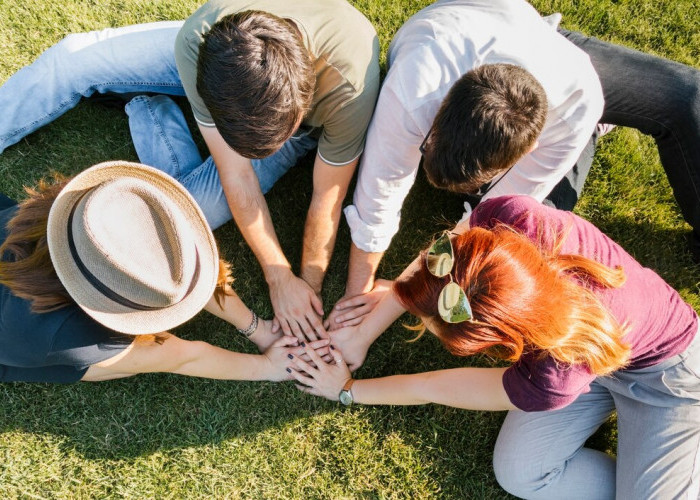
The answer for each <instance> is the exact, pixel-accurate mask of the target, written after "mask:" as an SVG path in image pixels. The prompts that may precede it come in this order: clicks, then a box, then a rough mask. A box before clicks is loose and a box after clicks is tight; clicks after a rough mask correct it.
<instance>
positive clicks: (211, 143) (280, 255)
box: [199, 126, 325, 339]
mask: <svg viewBox="0 0 700 500" xmlns="http://www.w3.org/2000/svg"><path fill="white" fill-rule="evenodd" d="M199 129H200V131H201V132H202V136H203V137H204V140H205V141H206V143H207V146H208V147H209V151H210V152H211V155H212V157H213V158H214V162H215V163H216V168H217V170H218V172H219V178H220V179H221V186H222V187H223V190H224V193H225V194H226V200H227V201H228V204H229V207H230V208H231V213H232V214H233V218H234V219H235V221H236V224H238V227H239V229H240V230H241V233H242V234H243V237H244V238H245V239H246V241H247V242H248V245H250V248H251V250H253V253H254V254H255V256H256V257H257V259H258V262H260V266H261V267H262V270H263V273H264V274H265V279H266V281H267V283H268V285H269V287H270V299H271V301H272V307H273V308H274V310H275V316H276V317H277V318H278V319H279V320H280V326H281V327H282V330H283V331H284V333H285V334H286V335H295V336H296V337H297V338H299V339H304V338H305V337H307V336H308V337H309V338H311V339H315V338H317V337H318V336H320V335H322V334H323V333H325V332H324V331H323V325H322V324H321V317H322V315H323V307H322V304H321V301H320V300H319V299H318V297H317V296H316V294H315V293H314V291H313V290H312V289H311V287H310V286H309V285H308V284H307V283H306V282H305V281H304V280H302V279H301V278H298V277H296V276H295V275H294V273H293V272H292V268H291V265H290V264H289V261H288V260H287V258H286V257H285V255H284V252H283V251H282V247H281V246H280V244H279V241H278V239H277V235H276V234H275V229H274V226H273V225H272V219H271V217H270V211H269V210H268V207H267V202H266V201H265V197H264V196H263V194H262V191H261V190H260V184H259V182H258V178H257V176H256V175H255V171H254V170H253V166H252V164H251V163H250V160H248V159H247V158H244V157H242V156H240V155H239V154H238V153H236V152H235V151H233V150H232V149H231V148H230V147H229V146H228V144H226V142H225V141H224V139H223V138H222V137H221V134H219V132H218V131H217V130H216V129H215V128H212V127H203V126H200V127H199ZM305 334H306V335H305Z"/></svg>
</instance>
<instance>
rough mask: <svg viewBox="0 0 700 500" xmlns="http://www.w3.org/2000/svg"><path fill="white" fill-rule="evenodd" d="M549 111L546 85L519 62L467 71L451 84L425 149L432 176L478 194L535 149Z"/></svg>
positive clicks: (444, 184)
mask: <svg viewBox="0 0 700 500" xmlns="http://www.w3.org/2000/svg"><path fill="white" fill-rule="evenodd" d="M547 109H548V105H547V95H546V94H545V92H544V89H543V88H542V85H540V83H539V82H538V81H537V80H536V79H535V77H534V76H532V75H531V74H530V73H529V72H528V71H527V70H525V69H523V68H521V67H520V66H515V65H512V64H485V65H483V66H479V67H478V68H475V69H473V70H471V71H469V72H468V73H466V74H465V75H463V76H462V77H461V78H460V79H459V80H457V82H455V84H454V85H453V86H452V87H451V88H450V91H449V92H448V94H447V96H446V97H445V99H444V100H443V101H442V104H441V106H440V109H439V111H438V113H437V115H436V116H435V120H434V121H433V126H432V128H431V130H430V132H429V133H428V135H427V137H426V138H425V142H424V143H423V147H422V148H421V149H422V153H423V167H424V168H425V172H426V175H427V177H428V180H429V181H430V182H431V183H432V184H433V185H434V186H436V187H438V188H442V189H447V190H450V191H453V192H458V193H469V194H474V193H476V192H477V191H478V190H479V188H480V187H481V186H482V185H483V184H485V183H487V182H489V181H491V180H492V179H493V178H494V177H496V176H497V175H498V174H500V173H501V172H503V171H505V170H507V169H508V168H510V167H511V166H513V165H514V164H515V163H516V162H517V161H518V160H519V159H520V158H521V157H522V156H524V155H525V154H527V153H528V152H530V151H532V149H533V148H534V147H536V145H537V138H538V137H539V135H540V133H541V132H542V128H543V127H544V123H545V121H546V119H547Z"/></svg>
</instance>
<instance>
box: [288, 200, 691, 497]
mask: <svg viewBox="0 0 700 500" xmlns="http://www.w3.org/2000/svg"><path fill="white" fill-rule="evenodd" d="M470 226H471V229H468V230H466V231H465V232H463V233H462V234H460V235H457V236H454V237H452V239H451V242H450V237H449V236H448V235H443V236H442V237H441V238H439V239H438V240H437V241H436V242H435V243H434V244H433V245H431V247H430V248H429V250H428V251H427V252H425V253H424V254H422V255H421V256H420V257H419V258H418V259H417V260H416V261H415V262H414V263H413V264H412V265H411V266H410V267H409V268H408V269H407V270H406V271H404V273H403V274H402V275H401V276H400V277H399V278H398V279H397V281H396V282H395V283H394V285H393V293H388V294H387V295H386V296H385V297H384V298H383V299H382V301H381V302H380V304H379V305H378V306H377V308H375V311H373V312H372V313H371V314H370V315H369V316H367V318H366V319H365V320H363V322H362V323H360V325H358V326H356V327H350V328H346V329H344V330H341V331H339V333H338V334H335V335H334V336H333V337H332V338H333V344H334V346H338V347H340V349H336V350H335V351H333V352H334V357H335V360H336V363H331V364H328V365H325V364H323V363H320V362H319V359H318V358H317V357H316V355H315V354H314V353H313V352H309V355H310V356H311V358H312V360H313V361H315V363H316V365H317V368H315V367H313V366H311V365H309V364H308V363H306V362H304V361H303V360H301V359H298V358H297V359H295V361H294V365H292V366H293V367H295V368H296V370H295V371H294V376H295V378H296V379H297V380H298V381H299V383H300V384H302V385H300V386H299V387H300V388H301V389H302V390H304V391H306V392H310V393H311V394H316V395H321V396H325V397H326V398H328V399H332V400H338V399H340V400H341V402H344V403H346V404H348V403H350V402H352V401H353V400H354V401H355V402H358V403H365V404H392V405H410V404H425V403H440V404H445V405H450V406H455V407H458V408H465V409H473V410H510V411H509V412H508V415H507V417H506V419H505V422H504V424H503V427H502V428H501V431H500V435H499V437H498V440H497V443H496V449H495V451H494V458H493V463H494V468H495V473H496V477H497V479H498V481H499V483H500V484H501V485H502V486H503V488H505V489H506V490H508V491H509V492H511V493H512V494H514V495H518V496H521V497H526V498H557V499H560V498H567V499H572V498H586V499H592V498H615V497H616V495H617V498H634V499H638V498H681V497H682V498H692V499H695V498H698V487H699V485H700V455H699V453H700V378H699V377H698V375H699V374H700V336H698V335H697V334H696V332H697V330H698V318H697V315H696V314H695V311H693V309H692V308H691V307H690V306H689V305H688V304H686V303H685V302H683V300H682V299H681V298H680V296H679V295H678V293H676V292H675V291H674V290H673V289H672V288H671V287H669V286H668V285H667V284H666V283H665V282H664V281H663V280H662V279H661V278H660V277H659V276H658V275H657V274H656V273H654V272H653V271H651V270H649V269H646V268H643V267H642V266H641V265H640V264H639V263H637V262H636V261H635V260H634V259H633V258H632V257H631V256H630V255H628V254H627V253H626V252H625V251H624V250H623V249H622V248H621V247H620V246H619V245H617V244H616V243H614V242H613V241H612V240H610V239H609V238H608V237H606V236H605V235H604V234H602V233H601V232H600V231H599V230H598V229H596V228H595V227H594V226H593V225H591V224H590V223H588V222H586V221H585V220H583V219H581V218H579V217H577V216H576V215H573V214H571V213H569V212H563V211H558V210H555V209H551V208H547V207H544V206H542V205H540V204H538V203H537V202H536V201H534V200H533V199H531V198H528V197H524V196H519V197H501V198H496V199H492V200H488V201H486V202H484V203H482V204H481V205H479V206H478V208H477V209H476V210H475V211H474V213H473V214H472V216H471V219H470ZM404 310H408V311H409V312H411V313H412V314H414V315H416V316H418V317H419V318H420V319H421V321H422V324H423V325H425V327H427V328H428V329H429V330H430V331H431V332H433V333H434V334H435V335H437V336H438V338H439V339H440V340H441V341H442V343H443V344H444V346H445V347H446V348H447V349H448V350H449V351H450V352H451V353H452V354H454V355H456V356H468V355H471V354H476V353H487V354H489V355H491V356H493V357H496V358H500V359H503V360H506V361H509V362H510V366H508V367H506V368H458V369H451V370H440V371H433V372H427V373H417V374H412V375H398V376H393V377H384V378H378V379H369V380H353V379H352V378H351V375H350V371H349V370H348V367H347V365H346V364H345V361H343V359H342V357H341V355H340V351H341V350H342V351H343V352H344V354H345V356H346V357H347V359H348V360H349V362H350V364H351V366H353V367H356V366H357V365H358V364H359V363H361V362H362V360H363V359H364V355H365V353H366V351H367V347H368V346H369V345H370V344H371V342H372V341H373V340H374V339H376V337H377V336H378V335H379V334H380V333H381V332H382V331H383V330H384V329H385V328H386V327H388V326H389V325H390V324H391V323H392V322H393V321H394V320H395V319H397V318H398V317H399V316H400V315H401V314H402V313H403V312H404ZM615 410H616V411H617V424H618V452H617V456H618V459H617V461H616V460H615V459H614V458H612V457H610V456H608V455H606V454H604V453H601V452H598V451H594V450H591V449H588V448H584V447H583V445H584V443H585V441H586V439H587V438H588V437H589V436H590V435H591V434H593V432H595V430H596V429H597V428H598V427H599V426H600V425H601V424H602V423H603V422H605V421H606V420H607V419H608V417H610V415H611V414H612V413H613V412H614V411H615Z"/></svg>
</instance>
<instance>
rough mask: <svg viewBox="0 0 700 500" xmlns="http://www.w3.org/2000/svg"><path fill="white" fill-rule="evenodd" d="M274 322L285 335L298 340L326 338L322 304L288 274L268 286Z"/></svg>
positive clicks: (309, 289)
mask: <svg viewBox="0 0 700 500" xmlns="http://www.w3.org/2000/svg"><path fill="white" fill-rule="evenodd" d="M270 300H271V301H272V307H273V309H274V310H275V318H276V319H277V321H278V322H279V325H280V328H282V331H283V332H284V334H285V335H293V336H295V337H296V338H298V339H299V340H307V339H308V340H317V339H320V338H327V337H328V334H327V333H326V330H325V329H324V328H323V323H322V321H321V318H323V303H322V302H321V300H320V299H319V298H318V296H317V295H316V293H315V292H314V291H313V290H312V289H311V287H310V286H309V285H308V283H306V281H304V280H303V279H301V278H298V277H297V276H295V275H294V274H293V273H292V272H291V271H287V272H286V273H284V274H282V275H281V276H280V277H279V278H278V279H276V280H275V281H273V282H271V283H270Z"/></svg>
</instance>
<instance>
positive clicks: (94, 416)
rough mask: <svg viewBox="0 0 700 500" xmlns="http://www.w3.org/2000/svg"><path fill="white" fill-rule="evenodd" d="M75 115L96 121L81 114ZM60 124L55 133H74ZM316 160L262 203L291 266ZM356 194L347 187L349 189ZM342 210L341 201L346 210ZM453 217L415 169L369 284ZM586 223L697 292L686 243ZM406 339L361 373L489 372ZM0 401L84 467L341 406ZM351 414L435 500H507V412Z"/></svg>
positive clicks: (255, 295)
mask: <svg viewBox="0 0 700 500" xmlns="http://www.w3.org/2000/svg"><path fill="white" fill-rule="evenodd" d="M83 112H84V113H88V114H91V113H94V112H95V111H94V110H92V109H90V108H88V109H86V110H84V111H83ZM76 116H77V118H76ZM76 116H72V115H71V114H69V115H68V116H67V117H66V118H63V119H62V120H64V122H63V123H62V124H59V125H61V126H60V127H58V128H56V127H48V128H47V131H42V132H40V133H39V134H36V136H35V137H32V138H30V142H33V143H34V144H33V146H34V147H36V144H37V142H38V143H39V144H44V145H45V146H47V147H48V145H49V144H51V143H52V142H53V141H54V140H59V141H62V142H65V143H68V142H71V140H72V139H71V138H70V137H68V135H70V134H68V135H67V136H65V137H63V136H62V135H61V134H63V133H64V132H61V130H63V128H64V127H65V126H66V125H70V126H74V127H78V128H80V127H81V125H80V123H75V121H76V120H77V121H81V120H80V118H79V116H80V112H78V113H77V114H76ZM110 116H111V115H110ZM114 117H115V120H114V123H113V124H111V125H110V127H114V128H115V130H114V131H113V132H114V135H113V136H112V138H111V140H112V141H114V143H115V144H116V146H117V148H116V150H115V151H117V152H124V151H126V152H127V153H125V156H126V157H127V158H128V159H132V160H133V159H134V158H133V156H131V155H133V152H132V151H131V150H128V148H126V146H125V145H124V144H125V141H127V142H128V134H125V131H124V127H125V125H126V122H125V120H124V119H123V117H121V115H119V114H118V113H116V112H115V114H114ZM88 122H94V120H88ZM70 126H68V127H65V128H68V129H70ZM110 130H112V129H111V128H106V129H104V130H102V132H101V133H102V134H103V135H104V134H106V133H107V132H108V131H110ZM81 133H84V134H88V133H89V131H88V130H84V131H82V132H81ZM56 134H59V135H58V136H56ZM80 142H82V141H80ZM200 145H201V143H200ZM125 148H126V149H125ZM104 150H111V149H110V146H109V144H106V145H101V146H99V147H98V148H97V149H96V150H95V151H94V152H93V151H92V150H91V151H90V153H89V154H88V155H86V154H85V152H84V151H83V150H80V151H78V150H77V149H76V151H75V154H74V156H72V157H71V158H75V165H68V167H65V165H66V163H65V162H66V160H63V161H64V163H63V164H60V163H59V164H58V167H61V165H64V167H63V168H59V169H60V170H62V171H66V170H67V171H68V173H70V171H71V170H70V169H71V168H74V167H75V166H76V165H78V166H80V165H81V164H80V163H79V161H78V158H82V161H83V162H85V161H90V162H93V163H96V162H98V161H104V160H107V159H113V158H114V157H116V156H113V155H112V156H108V157H104V158H103V157H101V156H100V155H101V154H104V153H103V151H104ZM81 154H82V155H83V156H82V157H81V156H80V155H81ZM16 156H17V160H18V161H21V160H23V159H22V158H21V155H16ZM5 158H7V157H5ZM86 158H89V160H86ZM3 160H4V158H3ZM24 161H27V160H24ZM71 161H72V160H71ZM68 163H70V162H68ZM312 164H313V155H309V156H307V157H306V158H305V159H304V160H303V161H302V162H300V164H299V165H298V166H297V167H295V168H294V169H292V171H290V173H289V174H287V175H286V176H285V178H284V179H283V180H282V181H281V182H280V183H279V185H278V186H277V187H275V188H274V189H273V190H272V191H271V193H270V194H269V195H268V197H267V199H268V204H269V208H270V211H271V214H272V219H273V221H274V224H275V227H276V230H277V234H278V236H279V239H280V243H281V245H282V247H283V250H284V251H285V254H286V255H287V256H288V258H289V260H290V261H291V262H292V263H293V266H294V268H295V269H296V270H298V266H299V262H300V259H301V242H302V234H303V230H302V228H303V223H304V220H305V216H306V211H307V209H308V205H309V201H310V198H311V189H312V188H311V186H312V172H311V170H312V169H311V166H312ZM45 169H46V166H44V165H38V166H37V171H38V172H39V175H40V174H42V173H44V171H45ZM31 175H36V174H34V173H32V174H31ZM352 190H353V188H352V187H351V188H350V190H349V193H352ZM350 202H351V194H349V195H348V197H347V198H346V204H347V203H350ZM462 210H463V208H462V200H461V198H460V197H459V196H455V195H452V194H449V193H446V192H443V191H439V190H437V189H434V188H432V187H431V186H429V185H428V183H427V182H426V180H425V177H424V175H423V173H422V172H420V173H419V175H418V180H417V182H416V184H415V185H414V188H413V189H412V191H411V193H410V194H409V197H408V199H407V201H406V203H405V205H404V208H403V211H402V216H403V217H402V226H401V230H400V232H399V235H398V237H397V238H395V239H394V241H393V243H392V246H391V247H390V248H389V250H388V252H387V254H386V256H385V258H384V260H383V262H382V264H381V267H380V270H379V275H380V276H382V277H386V278H393V277H395V276H396V275H398V274H399V273H400V272H401V271H402V270H403V268H404V267H405V266H406V265H407V264H408V263H409V262H410V261H411V260H412V259H413V258H414V256H415V255H416V254H417V253H418V251H420V250H421V249H422V248H424V247H425V246H426V244H427V243H428V242H429V241H430V239H431V237H432V236H433V235H434V234H436V233H438V232H440V231H441V230H443V229H445V228H448V227H449V226H450V225H451V224H453V223H454V221H456V220H458V219H459V218H460V217H461V214H462ZM594 222H595V223H596V224H598V225H599V226H600V227H601V229H603V230H604V231H605V232H607V233H608V234H610V235H611V236H612V237H613V239H616V240H617V241H619V242H620V243H621V244H622V245H623V246H624V247H625V248H626V249H627V250H628V251H630V252H631V253H632V254H633V255H634V256H635V257H636V258H638V260H640V262H641V263H642V264H644V265H646V266H649V267H652V268H654V269H656V270H658V271H659V273H660V274H661V275H662V277H664V278H665V279H666V280H667V281H668V282H669V283H670V284H671V285H672V286H674V287H676V288H679V289H686V290H689V291H690V292H691V293H692V294H695V295H694V296H696V295H697V282H698V277H699V275H700V270H699V269H698V268H697V267H696V266H694V265H693V264H692V263H691V262H690V259H689V256H688V254H687V253H686V252H685V248H686V246H685V245H686V244H685V236H686V233H685V232H684V231H683V230H682V229H678V230H669V229H666V228H660V227H657V226H655V225H653V224H650V223H647V222H644V221H642V222H640V221H636V220H633V219H630V218H625V217H621V216H615V215H610V214H602V215H600V214H599V215H597V216H596V220H594ZM216 236H217V240H218V241H219V245H220V248H221V251H222V254H223V255H225V256H226V257H227V258H228V259H230V260H231V261H232V262H233V265H234V276H235V277H236V282H235V284H234V286H235V288H236V290H237V291H238V292H239V294H240V295H241V296H242V298H243V299H244V301H245V302H246V303H247V304H248V305H249V306H250V307H252V308H253V309H254V310H256V311H257V312H258V313H260V314H261V315H262V316H263V317H271V315H272V309H271V307H270V304H269V299H268V296H267V288H266V286H265V283H264V279H263V275H262V272H261V271H260V268H259V266H258V264H257V261H256V259H255V257H254V256H253V255H252V253H251V252H250V250H249V248H248V247H247V245H246V244H245V242H244V241H243V239H242V237H241V235H240V233H239V232H238V230H237V229H236V227H235V224H233V223H229V224H227V225H225V226H224V227H223V228H221V229H220V230H218V231H217V232H216ZM349 245H350V236H349V231H348V229H347V225H346V224H344V223H341V227H340V230H339V235H338V240H337V243H336V250H335V254H334V257H333V260H332V262H331V265H330V268H329V272H328V276H327V279H326V282H325V285H324V304H325V308H326V310H329V309H330V307H331V306H332V305H333V303H334V302H335V301H336V300H337V299H338V298H340V296H342V293H343V290H344V284H345V278H346V273H347V260H348V249H349ZM695 305H696V307H697V304H695ZM404 319H406V318H404ZM408 321H410V320H408ZM176 333H178V334H179V335H181V336H183V337H185V338H188V339H198V340H204V341H208V342H210V343H212V344H215V345H218V346H221V347H225V348H229V349H233V350H239V351H247V352H253V349H252V347H251V345H249V344H246V343H245V341H244V340H243V339H241V338H240V337H238V336H237V335H236V333H235V331H233V329H232V328H228V327H226V325H225V324H224V323H223V322H221V321H219V320H217V319H215V318H212V317H207V316H206V315H205V314H203V315H201V317H198V318H197V319H195V320H193V321H192V322H190V323H189V324H187V325H186V326H184V327H181V328H180V329H178V330H177V332H176ZM411 335H412V334H411V333H410V332H406V331H405V330H403V329H402V327H401V326H400V325H395V326H394V327H393V328H392V329H391V330H390V331H389V332H387V333H386V334H385V335H383V336H382V337H381V338H380V339H379V340H378V341H377V343H376V344H375V345H374V346H373V347H372V349H371V350H370V353H369V356H368V358H367V362H366V365H365V366H364V367H363V368H362V369H361V370H360V372H359V373H358V376H359V377H360V378H368V377H373V376H384V375H391V374H396V373H415V372H419V371H428V370H435V369H441V368H450V367H457V366H466V365H472V366H478V365H489V364H490V362H489V361H488V360H485V359H483V358H473V359H468V360H461V359H457V358H454V357H452V356H450V355H449V354H448V353H447V352H446V351H445V350H444V349H443V348H442V347H441V346H440V345H439V343H438V342H437V340H436V339H435V338H433V337H431V336H429V335H426V336H425V337H424V338H423V339H421V340H419V341H418V342H417V343H415V344H409V343H406V339H408V338H410V337H411ZM0 397H1V398H2V400H3V405H2V407H1V408H0V432H12V431H20V432H28V433H33V434H39V435H40V434H50V435H55V436H59V437H61V438H63V439H61V440H60V442H61V445H60V446H62V447H65V448H66V449H71V450H75V451H77V452H78V453H80V454H81V455H83V456H85V457H86V458H89V459H112V460H115V459H116V460H119V459H129V458H132V457H138V456H143V455H148V454H151V453H154V452H157V451H165V452H168V451H170V450H180V449H183V448H187V447H191V446H192V447H200V446H206V445H209V444H216V443H219V442H222V441H225V440H228V439H231V438H234V437H252V436H255V435H257V434H259V433H263V432H265V431H266V430H269V429H278V428H281V427H283V426H285V425H286V424H288V423H290V422H295V421H304V420H305V419H310V418H313V417H316V416H319V415H324V414H334V413H335V412H338V411H340V410H341V409H340V408H339V407H338V405H337V404H334V403H330V402H326V401H322V400H320V399H318V398H312V397H308V396H305V395H302V394H299V393H297V392H296V391H295V389H294V388H293V386H292V385H291V384H272V383H246V382H221V381H210V380H200V379H192V378H186V377H178V376H172V375H141V376H138V377H135V378H133V379H127V380H120V381H111V382H103V383H99V384H77V385H73V386H49V385H41V384H39V385H27V384H15V385H4V386H0ZM349 411H350V412H353V413H354V414H356V415H358V417H359V418H360V419H361V420H362V421H364V422H366V425H367V426H368V427H369V428H370V429H371V431H372V433H373V434H374V435H376V436H377V442H378V443H385V442H389V441H391V440H392V439H400V440H401V441H402V442H404V443H406V444H408V445H410V447H411V448H412V449H415V450H418V453H419V454H420V460H422V461H425V463H426V464H428V467H429V471H430V476H431V477H432V478H434V480H435V482H436V484H437V487H438V489H439V491H440V492H441V493H442V494H444V495H445V496H460V497H473V498H503V496H504V495H505V493H503V492H502V491H501V490H500V488H499V487H498V485H497V484H496V482H495V478H494V477H493V472H492V468H491V458H492V450H493V446H494V443H495V440H496V437H497V435H498V430H499V428H500V425H501V422H502V420H503V418H504V416H505V413H503V412H500V413H488V412H468V411H462V410H457V409H453V408H445V407H440V406H423V407H355V408H351V409H350V410H349ZM327 431H328V432H327V434H323V435H322V437H321V443H320V448H321V449H324V448H328V449H332V450H333V451H332V452H330V453H329V455H328V456H327V457H326V462H325V463H324V465H323V467H325V468H326V469H327V470H332V471H333V472H332V474H333V475H334V477H335V478H336V479H338V480H339V481H344V480H347V478H345V477H344V476H343V474H344V471H343V467H342V460H341V457H342V453H343V450H342V449H338V445H335V448H333V446H334V445H333V442H332V441H333V439H332V436H333V434H332V433H333V429H332V423H331V424H330V428H328V429H327ZM615 439H616V435H615V427H614V423H609V424H606V425H605V426H603V428H602V429H601V430H600V431H599V432H598V433H596V434H595V435H594V436H593V438H592V439H591V440H590V443H592V446H594V447H596V448H597V449H600V450H602V451H612V450H614V444H615ZM324 440H327V442H326V441H324ZM326 445H327V446H326ZM377 459H379V460H391V459H392V455H391V454H385V455H381V456H380V457H377ZM334 464H335V465H334ZM398 466H399V465H397V467H398Z"/></svg>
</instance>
